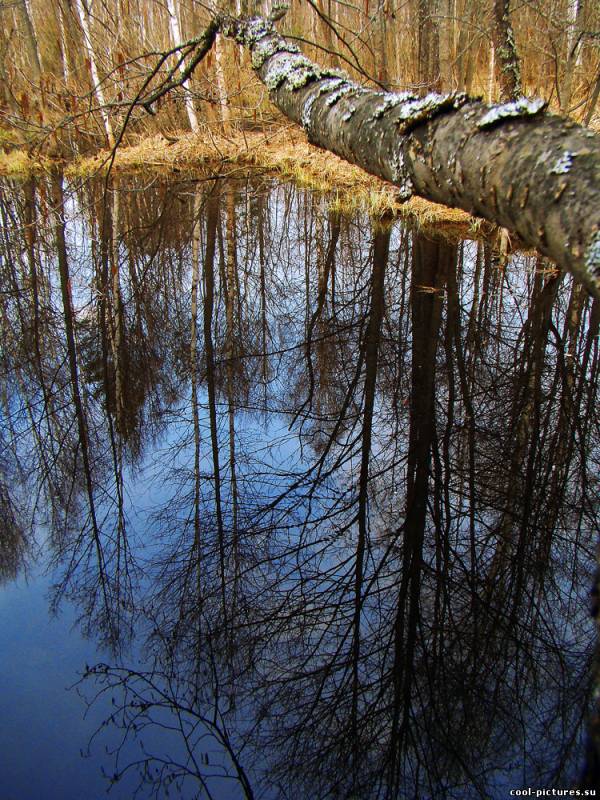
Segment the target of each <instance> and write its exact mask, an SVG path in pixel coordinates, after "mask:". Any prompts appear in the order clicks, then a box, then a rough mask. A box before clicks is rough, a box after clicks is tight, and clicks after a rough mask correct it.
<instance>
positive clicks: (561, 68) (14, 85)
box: [0, 0, 600, 159]
mask: <svg viewBox="0 0 600 800" xmlns="http://www.w3.org/2000/svg"><path fill="white" fill-rule="evenodd" d="M0 10H1V14H2V26H1V29H0V143H1V144H2V146H3V149H4V151H5V153H8V152H11V151H12V152H14V149H15V148H18V149H20V150H23V149H27V150H28V151H29V152H30V153H36V154H38V155H39V154H42V153H43V154H45V155H50V156H53V157H55V158H56V157H60V158H67V159H68V158H72V157H74V156H78V155H86V154H90V153H94V152H97V151H98V150H99V149H101V148H105V147H107V146H112V145H113V144H114V142H115V140H119V139H120V136H121V131H122V129H123V123H124V121H125V119H127V120H128V124H127V129H126V133H125V137H124V138H123V141H124V143H126V144H134V143H139V142H140V141H144V140H148V139H150V138H151V137H153V136H155V135H156V134H158V133H161V134H163V135H166V136H167V141H168V143H171V142H170V141H169V137H173V136H175V135H177V134H180V133H181V132H182V131H185V130H186V129H187V130H188V131H192V132H193V133H195V134H198V133H199V132H200V131H203V132H204V134H205V135H204V136H202V137H200V140H201V141H202V142H204V143H211V142H212V144H213V145H214V146H215V147H216V148H217V149H218V146H219V145H218V138H219V137H222V136H223V135H224V136H225V137H226V138H227V137H231V136H232V135H233V134H235V132H236V131H237V132H239V131H248V132H251V131H252V130H259V129H264V128H265V127H268V128H272V127H273V126H274V125H275V126H277V125H283V124H284V121H283V118H282V117H281V116H279V115H278V112H277V111H276V109H275V108H274V107H273V105H272V104H271V103H270V102H269V99H268V93H267V90H266V89H265V87H264V86H263V85H262V84H261V83H260V82H259V80H258V78H256V77H255V76H254V75H253V73H252V70H251V67H250V57H249V55H248V53H247V52H246V51H244V50H243V48H241V47H240V46H238V45H237V44H236V43H235V42H233V41H230V40H229V41H228V40H225V39H224V38H223V37H217V43H216V46H215V47H214V48H213V49H212V50H211V51H210V52H209V53H208V55H207V56H206V58H205V59H204V60H203V61H202V62H201V63H200V64H199V65H198V67H197V68H196V69H195V70H194V71H193V73H192V74H191V76H190V78H189V80H186V81H185V82H184V83H183V84H182V85H180V86H179V87H177V89H176V90H173V91H171V92H169V93H168V94H165V95H164V96H161V97H160V98H159V99H158V100H157V102H156V103H154V104H153V105H152V108H151V111H152V112H153V113H148V111H147V110H144V109H143V108H141V107H138V108H135V109H134V113H131V108H130V103H131V100H132V99H133V98H134V97H135V96H136V95H137V93H138V92H140V91H141V90H142V87H143V90H144V91H145V92H151V91H152V89H153V88H154V87H158V86H159V85H160V84H161V82H164V81H165V80H166V79H168V78H169V76H171V78H173V77H179V78H180V79H181V78H182V77H183V76H182V70H183V69H185V65H186V63H187V61H186V59H188V58H189V56H190V55H191V54H192V52H193V47H192V46H191V45H189V44H186V43H188V42H190V41H191V40H193V39H194V37H198V36H199V35H200V34H201V32H202V30H203V29H204V28H205V26H206V25H207V23H208V22H209V20H210V19H211V17H213V16H214V14H215V13H216V11H217V8H216V7H215V6H212V5H208V4H204V3H201V2H196V0H164V1H163V0H52V2H51V3H48V2H47V0H5V1H4V2H2V4H1V6H0ZM227 10H228V11H230V12H232V13H235V14H238V15H239V14H242V15H247V14H262V15H266V14H268V12H269V4H267V3H261V2H252V0H237V4H236V5H235V7H231V8H229V9H227ZM279 28H280V31H281V33H282V34H283V35H284V36H285V37H286V38H288V39H291V40H293V41H296V42H297V43H298V44H299V45H300V46H301V47H302V49H303V50H304V52H306V54H307V55H308V56H309V57H311V58H313V59H314V60H315V61H318V62H319V63H321V64H323V65H326V66H333V67H338V68H341V69H343V70H344V71H345V72H347V73H348V74H349V75H350V76H351V77H352V78H354V79H356V80H357V81H359V82H361V83H364V84H365V85H370V86H373V87H380V88H382V89H385V90H391V91H402V90H407V89H410V90H413V91H416V92H418V93H425V92H427V91H431V90H438V91H448V90H465V91H467V92H468V93H470V94H474V95H479V96H481V97H482V98H483V99H484V100H487V101H490V102H493V101H496V100H498V99H504V97H503V94H504V95H505V93H506V90H505V86H504V84H505V82H506V55H507V54H506V52H505V47H504V46H503V45H502V44H501V43H502V42H508V43H509V44H510V45H511V46H512V44H513V43H514V44H515V46H516V52H517V54H518V56H519V63H520V74H519V75H518V76H517V83H518V84H519V86H518V88H519V90H520V91H522V93H523V94H525V95H536V96H539V97H542V98H544V99H545V100H547V101H548V103H549V106H550V109H551V110H553V111H558V112H560V113H562V114H568V115H571V116H572V117H573V118H575V119H576V120H577V121H579V122H581V123H583V124H584V125H589V126H591V127H595V128H596V129H597V128H598V127H600V114H599V112H598V97H599V94H600V6H599V5H598V4H597V3H596V2H593V0H534V2H520V3H517V2H514V3H513V4H512V5H509V0H407V1H406V2H401V1H400V0H382V1H381V2H373V0H362V1H361V2H359V3H355V2H347V1H346V0H291V3H290V8H289V11H288V13H287V14H286V16H285V19H284V20H283V21H282V22H281V23H280V25H279ZM206 134H208V135H206ZM214 137H217V138H216V139H215V138H214ZM164 144H165V143H164V141H162V143H161V146H163V147H164ZM236 146H239V142H238V144H237V145H236ZM142 158H143V156H142Z"/></svg>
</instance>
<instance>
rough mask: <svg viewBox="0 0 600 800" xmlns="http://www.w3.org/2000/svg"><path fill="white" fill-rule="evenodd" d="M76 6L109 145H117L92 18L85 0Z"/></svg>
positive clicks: (78, 2) (94, 89)
mask: <svg viewBox="0 0 600 800" xmlns="http://www.w3.org/2000/svg"><path fill="white" fill-rule="evenodd" d="M75 8H76V9H77V16H78V17H79V22H80V24H81V28H82V30H83V42H84V46H85V50H86V53H87V57H88V60H89V62H90V72H91V74H92V91H93V92H94V96H95V98H96V101H97V103H98V106H99V108H100V114H101V116H102V122H103V123H104V130H105V131H106V138H107V139H108V145H109V147H114V146H115V136H114V133H113V129H112V123H111V121H110V117H109V115H108V110H107V108H106V103H105V102H104V91H103V89H102V84H101V83H100V77H99V75H98V67H97V65H96V53H95V52H94V45H93V42H92V37H91V33H90V20H89V11H88V9H87V6H86V5H85V0H75Z"/></svg>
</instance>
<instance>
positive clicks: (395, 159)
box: [390, 145, 415, 203]
mask: <svg viewBox="0 0 600 800" xmlns="http://www.w3.org/2000/svg"><path fill="white" fill-rule="evenodd" d="M390 166H391V168H392V180H393V182H394V184H395V185H396V186H397V187H398V198H399V200H400V201H401V202H403V203H404V202H405V201H406V200H410V198H411V197H412V196H413V194H414V191H415V187H414V184H413V182H412V179H411V177H410V175H409V174H408V170H407V169H406V162H405V159H404V152H403V150H402V145H400V147H399V148H398V149H397V150H396V152H395V153H394V155H393V156H392V158H391V159H390Z"/></svg>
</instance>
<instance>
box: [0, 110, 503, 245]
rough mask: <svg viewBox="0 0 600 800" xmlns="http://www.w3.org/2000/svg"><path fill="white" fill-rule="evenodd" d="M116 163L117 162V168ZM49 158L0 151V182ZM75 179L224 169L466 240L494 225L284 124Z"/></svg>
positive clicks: (175, 148) (80, 162)
mask: <svg viewBox="0 0 600 800" xmlns="http://www.w3.org/2000/svg"><path fill="white" fill-rule="evenodd" d="M111 162H112V163H111ZM57 163H60V162H57V161H53V160H52V159H49V158H47V157H44V156H40V157H38V158H35V157H32V156H30V155H28V153H26V152H25V151H23V150H18V149H16V150H12V151H10V152H8V153H0V176H2V177H8V178H25V177H27V176H29V175H35V174H43V173H45V172H48V171H49V169H51V168H52V166H54V165H55V164H57ZM63 166H64V173H65V176H66V177H68V178H93V177H96V176H100V175H106V173H107V171H108V169H109V166H110V170H111V172H112V173H113V174H115V175H119V174H126V173H127V172H139V171H142V170H144V171H149V172H157V171H158V172H165V173H166V174H168V173H172V172H175V173H178V174H179V173H181V172H182V171H184V170H185V171H188V170H189V171H190V172H191V171H193V170H196V171H197V170H205V169H208V170H210V171H215V170H218V172H217V173H216V174H218V175H219V176H220V177H234V176H235V173H236V172H238V171H239V170H240V169H244V170H247V169H256V170H261V171H264V172H265V173H270V174H273V175H275V176H277V177H281V178H282V179H284V180H291V181H293V182H294V183H296V184H297V185H298V186H301V187H304V188H307V189H310V190H313V191H317V192H320V193H323V194H330V195H332V198H331V203H332V207H334V208H336V209H337V210H338V211H340V212H341V213H351V212H353V211H357V210H360V211H365V212H367V213H369V214H370V215H371V216H373V217H375V218H381V217H384V216H388V215H391V216H393V217H400V216H401V217H408V218H411V219H412V220H413V221H414V222H416V224H418V225H421V226H424V227H431V226H436V228H440V229H441V232H445V233H450V232H456V233H457V234H462V235H463V236H465V235H466V236H469V237H473V236H481V235H482V234H484V228H485V232H487V233H490V232H491V231H492V230H494V226H491V225H490V224H489V223H485V222H484V221H483V220H481V219H479V218H477V217H473V216H471V215H470V214H468V213H467V212H466V211H462V210H460V209H455V208H448V207H446V206H442V205H438V204H437V203H431V202H429V201H428V200H424V199H423V198H420V197H413V198H411V199H410V200H408V201H407V202H405V203H401V202H400V201H399V200H398V194H397V190H396V188H395V187H394V186H393V185H392V184H390V183H387V182H386V181H383V180H381V179H380V178H376V177H374V176H372V175H369V174H368V173H366V172H364V171H363V170H362V169H360V168H359V167H357V166H354V165H352V164H349V163H348V162H346V161H344V160H343V159H341V158H339V157H338V156H336V155H334V154H332V153H329V152H326V151H324V150H321V149H320V148H318V147H315V146H314V145H311V144H309V143H308V141H307V139H306V136H305V135H304V134H303V132H302V131H299V130H298V128H297V127H296V126H278V127H277V128H271V129H266V130H262V131H260V132H257V131H250V132H249V131H235V132H233V133H231V134H230V135H228V136H225V135H223V134H221V133H219V134H216V133H215V132H214V131H212V130H211V129H210V128H208V127H205V128H203V129H202V131H201V132H200V133H199V134H191V133H184V134H182V135H180V136H177V137H170V136H169V137H167V136H164V135H163V134H157V135H154V136H150V137H146V138H143V139H141V140H140V141H139V142H137V143H135V144H128V145H121V146H120V147H119V148H118V150H117V152H116V155H115V157H114V160H112V157H111V153H110V151H100V152H98V153H96V154H95V155H92V156H83V157H77V158H74V159H73V160H71V161H67V162H63Z"/></svg>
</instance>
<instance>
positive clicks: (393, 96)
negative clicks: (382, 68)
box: [371, 92, 419, 122]
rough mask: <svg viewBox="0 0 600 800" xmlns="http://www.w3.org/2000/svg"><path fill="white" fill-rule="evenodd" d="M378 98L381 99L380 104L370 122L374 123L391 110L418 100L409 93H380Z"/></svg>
mask: <svg viewBox="0 0 600 800" xmlns="http://www.w3.org/2000/svg"><path fill="white" fill-rule="evenodd" d="M378 96H379V97H381V103H380V104H379V105H378V106H376V108H375V110H374V111H373V114H372V115H371V122H375V120H377V119H381V117H383V115H384V114H386V113H387V112H388V111H390V110H391V109H392V108H396V107H397V106H399V105H402V103H406V102H408V101H411V100H418V99H419V98H418V97H417V96H416V95H414V94H411V92H401V93H399V94H398V93H395V92H380V93H378Z"/></svg>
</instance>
